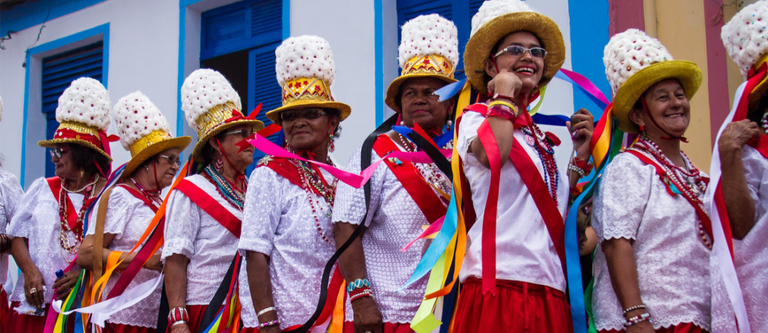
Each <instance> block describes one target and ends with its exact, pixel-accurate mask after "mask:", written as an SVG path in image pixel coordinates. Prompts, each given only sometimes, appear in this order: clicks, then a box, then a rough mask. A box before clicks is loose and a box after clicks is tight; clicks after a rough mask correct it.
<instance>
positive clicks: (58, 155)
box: [48, 148, 72, 158]
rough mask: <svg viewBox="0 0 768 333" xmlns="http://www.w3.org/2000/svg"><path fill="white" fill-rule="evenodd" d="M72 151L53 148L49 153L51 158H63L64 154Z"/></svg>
mask: <svg viewBox="0 0 768 333" xmlns="http://www.w3.org/2000/svg"><path fill="white" fill-rule="evenodd" d="M70 150H72V148H51V150H49V151H48V153H50V154H51V158H54V157H56V158H61V156H62V155H64V153H66V152H68V151H70Z"/></svg>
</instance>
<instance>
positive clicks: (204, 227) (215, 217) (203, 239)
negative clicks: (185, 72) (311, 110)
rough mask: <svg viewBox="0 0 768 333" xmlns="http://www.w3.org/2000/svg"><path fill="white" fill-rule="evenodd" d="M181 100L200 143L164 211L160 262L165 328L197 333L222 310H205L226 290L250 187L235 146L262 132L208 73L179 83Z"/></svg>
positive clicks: (220, 79) (247, 157) (247, 153)
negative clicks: (223, 286) (212, 314)
mask: <svg viewBox="0 0 768 333" xmlns="http://www.w3.org/2000/svg"><path fill="white" fill-rule="evenodd" d="M181 101H182V107H181V108H182V110H184V113H185V116H186V119H187V124H189V126H190V127H192V128H193V129H194V130H195V131H197V135H198V138H199V139H198V141H197V144H195V147H194V149H193V150H192V158H193V160H194V161H195V162H197V163H198V165H199V168H198V170H199V172H198V173H197V174H193V175H189V176H187V177H185V178H184V179H183V180H182V181H181V182H180V183H179V185H178V186H176V187H175V188H174V190H173V191H172V192H171V194H170V195H169V197H168V202H167V204H166V205H167V206H166V207H167V208H166V209H167V210H166V215H165V216H166V218H165V219H166V220H165V245H164V246H163V254H162V259H163V260H164V261H165V292H166V294H167V296H168V305H169V307H170V312H169V313H168V328H169V331H170V332H174V333H175V332H197V330H198V326H199V325H200V323H201V320H202V319H203V314H204V313H205V311H206V309H207V308H208V306H213V307H214V309H212V310H217V309H218V308H219V307H220V306H222V304H221V303H219V304H209V303H210V302H211V301H212V299H213V297H214V294H215V293H216V290H217V289H218V288H219V285H221V284H222V283H225V284H227V286H229V283H230V281H224V277H225V274H226V273H227V270H228V267H230V265H232V264H233V259H234V258H235V255H236V254H237V242H238V238H239V237H240V220H241V219H242V218H243V203H244V201H245V192H246V189H247V185H248V179H247V178H246V177H245V174H244V172H245V169H246V167H248V165H249V164H251V163H252V162H253V152H254V148H253V147H251V146H248V147H246V148H245V149H241V147H240V146H238V145H237V143H239V142H241V141H243V139H245V138H246V137H248V136H250V135H251V134H252V133H254V132H256V131H259V130H261V129H262V128H264V124H263V123H262V122H261V121H258V120H255V119H252V118H250V117H245V116H244V115H243V113H242V111H241V109H242V106H241V104H240V96H239V95H238V94H237V92H236V91H235V90H234V89H233V88H232V85H231V84H230V83H229V81H227V79H226V78H225V77H224V76H223V75H221V73H219V72H217V71H214V70H211V69H198V70H196V71H194V72H192V74H190V75H189V76H188V77H187V78H186V79H185V80H184V84H183V85H182V87H181ZM198 170H192V169H190V172H191V173H194V172H195V171H198ZM240 274H241V275H243V274H245V270H240ZM241 288H242V286H241Z"/></svg>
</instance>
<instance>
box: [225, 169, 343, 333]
mask: <svg viewBox="0 0 768 333" xmlns="http://www.w3.org/2000/svg"><path fill="white" fill-rule="evenodd" d="M323 177H325V179H326V180H327V181H328V182H329V183H330V182H332V181H333V178H332V176H331V175H330V174H327V173H325V172H324V173H323ZM249 179H250V181H249V184H248V193H247V195H246V197H245V198H246V199H245V209H244V211H245V215H244V217H243V234H242V236H241V237H240V252H241V253H242V255H243V257H245V256H246V253H245V252H246V251H254V252H259V253H263V254H265V255H267V256H269V276H270V281H271V283H272V299H273V301H274V303H275V308H276V309H277V316H278V318H280V320H281V323H280V328H281V329H286V328H288V327H291V326H294V325H302V324H304V322H305V321H307V320H308V319H309V317H311V316H312V314H313V313H314V312H315V308H316V306H317V301H318V299H319V297H320V282H321V278H322V275H323V268H325V264H326V262H327V261H328V259H330V258H331V256H332V255H333V252H335V250H336V243H335V242H334V240H333V225H332V224H331V218H330V215H326V214H327V213H330V207H328V204H327V203H326V202H325V199H324V198H323V197H322V196H319V195H317V194H315V193H314V192H311V193H312V194H311V197H309V196H308V195H307V192H306V191H305V190H304V189H303V188H301V187H299V186H297V185H295V184H293V183H292V182H290V181H289V180H287V179H285V178H283V177H282V176H280V175H279V174H277V173H276V172H275V171H274V170H272V169H270V168H268V167H266V166H262V167H259V168H256V169H255V170H253V172H252V173H251V177H250V178H249ZM309 200H312V201H313V204H314V209H315V210H316V211H317V215H316V216H317V218H318V221H319V223H320V229H321V230H319V231H318V230H317V229H318V226H317V223H318V222H316V221H315V214H313V213H312V210H313V207H312V205H310V202H309ZM321 233H322V235H323V236H325V237H326V238H327V239H328V241H325V240H323V238H322V236H321ZM245 267H246V265H243V268H242V269H243V270H245ZM241 277H243V276H242V275H241ZM243 285H248V279H247V274H246V276H244V279H241V280H240V286H241V288H240V300H241V303H242V304H243V308H242V313H241V317H242V319H243V324H244V326H245V327H256V326H258V319H257V317H256V310H255V309H254V307H253V304H252V302H251V294H250V293H247V294H246V293H245V292H247V291H248V289H247V288H243V287H242V286H243ZM329 299H330V297H329ZM257 310H262V309H257Z"/></svg>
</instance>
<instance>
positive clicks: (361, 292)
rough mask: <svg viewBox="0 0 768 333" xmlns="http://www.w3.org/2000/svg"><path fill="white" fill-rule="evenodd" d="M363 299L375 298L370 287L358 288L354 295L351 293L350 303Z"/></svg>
mask: <svg viewBox="0 0 768 333" xmlns="http://www.w3.org/2000/svg"><path fill="white" fill-rule="evenodd" d="M363 297H373V291H372V290H371V288H370V287H363V288H358V289H356V290H355V291H354V292H353V293H350V294H349V302H350V303H351V302H354V301H355V300H357V299H360V298H363Z"/></svg>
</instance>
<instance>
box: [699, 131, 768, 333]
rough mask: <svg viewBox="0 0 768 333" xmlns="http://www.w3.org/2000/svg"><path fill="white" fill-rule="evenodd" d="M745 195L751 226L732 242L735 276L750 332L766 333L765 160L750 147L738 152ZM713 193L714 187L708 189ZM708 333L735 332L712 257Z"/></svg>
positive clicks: (767, 213)
mask: <svg viewBox="0 0 768 333" xmlns="http://www.w3.org/2000/svg"><path fill="white" fill-rule="evenodd" d="M741 158H742V163H743V165H744V174H745V176H746V179H747V186H748V187H749V194H750V196H752V200H754V202H755V221H756V222H755V226H754V227H752V230H750V231H749V233H748V234H747V236H746V237H744V239H742V240H738V239H734V240H733V252H734V253H733V255H734V258H735V261H734V264H735V266H736V275H737V276H738V278H739V284H740V285H741V293H742V295H743V296H744V303H745V305H746V307H747V317H748V318H749V326H750V328H752V332H768V245H766V242H768V159H766V158H765V157H763V155H761V154H760V153H759V152H758V151H757V150H755V149H754V148H752V147H750V146H746V145H745V146H744V148H742V150H741ZM708 190H712V191H714V190H715V189H714V188H711V189H708ZM710 259H711V260H710V261H711V265H712V272H713V274H712V332H713V333H716V332H736V331H737V328H736V325H735V324H736V323H735V321H734V319H733V318H734V313H733V307H732V306H731V302H730V300H729V299H728V292H727V291H726V290H725V285H724V284H723V283H724V282H723V278H722V276H721V275H720V274H719V272H720V270H719V267H718V266H719V263H718V262H717V257H716V256H715V255H714V254H713V255H712V256H711V258H710Z"/></svg>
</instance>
